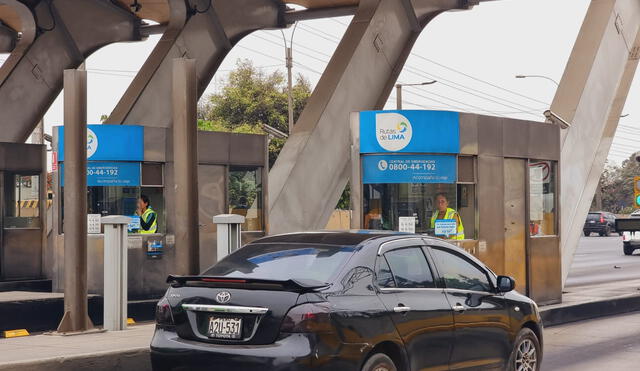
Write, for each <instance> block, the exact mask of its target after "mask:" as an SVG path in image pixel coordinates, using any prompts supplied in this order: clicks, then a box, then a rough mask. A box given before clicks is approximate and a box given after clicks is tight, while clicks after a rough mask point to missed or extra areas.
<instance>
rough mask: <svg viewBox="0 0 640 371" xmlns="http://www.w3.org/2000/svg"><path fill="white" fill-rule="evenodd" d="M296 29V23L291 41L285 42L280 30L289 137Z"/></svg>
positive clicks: (291, 123) (291, 119)
mask: <svg viewBox="0 0 640 371" xmlns="http://www.w3.org/2000/svg"><path fill="white" fill-rule="evenodd" d="M297 27H298V22H296V24H295V25H294V26H293V32H292V33H291V40H290V41H289V42H287V38H286V37H285V35H284V31H282V30H280V32H281V33H282V40H283V41H284V52H285V55H284V57H285V60H286V66H287V80H288V81H287V100H288V106H289V135H291V133H292V132H293V124H294V122H293V37H294V36H295V34H296V28H297Z"/></svg>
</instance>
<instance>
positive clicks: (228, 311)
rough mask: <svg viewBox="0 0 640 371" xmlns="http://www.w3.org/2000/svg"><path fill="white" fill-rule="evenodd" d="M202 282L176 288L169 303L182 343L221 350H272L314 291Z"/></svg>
mask: <svg viewBox="0 0 640 371" xmlns="http://www.w3.org/2000/svg"><path fill="white" fill-rule="evenodd" d="M201 279H202V278H194V280H195V281H188V282H186V281H185V282H182V283H180V284H178V285H176V284H174V285H173V287H172V288H171V289H170V291H169V292H168V293H167V297H168V298H169V301H170V303H171V307H172V313H173V317H174V322H175V325H176V331H177V333H178V335H179V336H180V337H181V338H184V339H189V340H197V341H202V342H208V343H216V344H247V345H264V344H272V343H273V342H275V341H276V340H277V339H278V336H279V334H280V327H281V325H282V321H283V320H284V318H285V316H286V314H287V312H288V311H289V309H291V308H292V307H294V306H295V305H296V304H297V302H298V298H299V296H300V293H301V292H303V291H305V290H307V289H308V288H306V287H305V286H300V285H296V284H290V283H287V282H275V281H274V282H268V281H260V282H257V281H246V280H237V281H238V282H234V280H216V281H218V282H205V281H201ZM204 279H207V278H204ZM209 280H215V279H209ZM240 281H242V282H240Z"/></svg>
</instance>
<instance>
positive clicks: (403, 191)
mask: <svg viewBox="0 0 640 371" xmlns="http://www.w3.org/2000/svg"><path fill="white" fill-rule="evenodd" d="M438 195H442V196H444V197H445V198H446V201H447V204H448V206H447V208H450V209H453V210H456V211H457V209H458V192H457V186H456V185H455V184H440V183H403V184H364V187H363V196H364V197H363V201H364V205H363V211H364V220H363V227H364V228H365V229H377V230H395V231H397V230H399V226H400V217H409V218H413V222H414V223H415V231H416V233H427V234H432V235H433V234H434V233H435V229H434V226H433V225H432V218H433V216H434V215H437V211H438V208H437V205H436V198H437V196H438Z"/></svg>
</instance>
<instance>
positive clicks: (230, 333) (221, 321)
mask: <svg viewBox="0 0 640 371" xmlns="http://www.w3.org/2000/svg"><path fill="white" fill-rule="evenodd" d="M208 335H209V337H211V338H217V339H240V338H241V337H242V318H228V317H214V316H211V317H209V330H208Z"/></svg>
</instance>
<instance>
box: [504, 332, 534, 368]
mask: <svg viewBox="0 0 640 371" xmlns="http://www.w3.org/2000/svg"><path fill="white" fill-rule="evenodd" d="M522 362H526V363H527V365H528V366H530V367H529V368H527V367H525V368H524V369H526V370H532V371H539V370H540V363H542V351H541V349H540V341H538V337H537V336H536V334H535V333H534V332H533V331H531V329H528V328H523V329H522V330H520V332H518V336H516V341H515V343H514V346H513V350H512V351H511V356H510V357H509V364H508V365H507V370H509V371H516V370H519V369H522V368H520V366H521V365H522Z"/></svg>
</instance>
